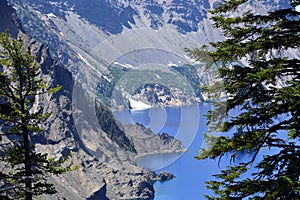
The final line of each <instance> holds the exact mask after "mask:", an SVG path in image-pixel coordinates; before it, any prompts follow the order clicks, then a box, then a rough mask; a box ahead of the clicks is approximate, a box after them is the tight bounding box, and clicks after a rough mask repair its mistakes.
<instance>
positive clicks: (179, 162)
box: [114, 103, 220, 200]
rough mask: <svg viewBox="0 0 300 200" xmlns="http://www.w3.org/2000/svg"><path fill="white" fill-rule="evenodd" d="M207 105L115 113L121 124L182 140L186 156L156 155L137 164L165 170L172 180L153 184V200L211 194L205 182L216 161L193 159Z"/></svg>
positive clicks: (191, 199)
mask: <svg viewBox="0 0 300 200" xmlns="http://www.w3.org/2000/svg"><path fill="white" fill-rule="evenodd" d="M210 109H211V105H210V104H208V103H203V104H199V105H192V106H185V107H168V108H153V109H150V110H138V111H122V112H115V113H114V114H115V117H116V118H117V119H119V120H120V121H121V122H122V123H124V124H130V123H141V124H143V125H145V126H146V127H149V128H150V129H152V130H153V131H154V132H155V133H163V132H167V133H169V134H170V135H173V136H175V137H176V138H178V139H180V140H181V141H183V143H184V146H185V147H186V148H187V149H188V151H187V152H186V153H183V154H181V156H180V155H178V154H158V155H150V156H146V157H143V158H142V159H141V160H139V161H138V164H139V165H141V166H143V167H146V168H149V169H151V170H155V171H157V172H160V171H168V172H171V173H173V174H174V175H175V176H176V178H175V179H173V180H170V181H167V182H163V183H160V182H157V183H155V186H154V187H155V200H182V199H188V200H197V199H204V197H203V195H204V194H212V192H211V191H210V190H207V189H206V187H205V181H208V180H211V179H212V175H213V174H216V173H218V171H219V170H220V169H219V167H218V161H214V160H201V161H199V160H196V159H195V158H194V156H196V155H197V154H198V152H199V149H200V148H201V147H202V145H203V136H204V132H205V131H206V130H207V125H206V118H205V117H204V116H203V114H206V113H207V111H208V110H210Z"/></svg>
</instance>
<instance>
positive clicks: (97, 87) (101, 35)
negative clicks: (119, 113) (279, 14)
mask: <svg viewBox="0 0 300 200" xmlns="http://www.w3.org/2000/svg"><path fill="white" fill-rule="evenodd" d="M9 1H10V2H11V3H12V4H13V5H14V7H15V8H16V10H17V13H18V16H19V18H20V19H21V21H22V22H23V24H24V29H25V30H26V31H27V32H28V33H30V35H31V36H34V37H36V38H39V40H41V41H43V42H45V43H46V44H47V45H48V46H49V49H50V53H51V55H52V56H53V57H55V58H57V60H58V61H59V62H61V63H62V64H64V65H66V66H67V67H68V69H69V70H70V71H71V72H72V74H73V75H76V79H75V81H79V82H80V84H83V83H84V84H86V85H88V87H89V88H91V89H92V90H94V93H98V96H100V97H101V98H102V100H103V101H104V102H106V103H107V105H109V106H112V107H115V108H117V109H124V108H128V107H127V104H128V99H129V98H132V96H133V95H135V100H139V101H144V103H147V104H152V105H156V106H158V105H163V106H165V105H184V104H190V103H195V102H198V101H201V100H202V101H203V100H207V96H206V94H202V92H201V91H198V89H196V90H195V86H196V85H195V83H193V84H191V83H190V82H189V79H191V78H195V77H186V76H185V75H184V74H180V73H179V74H175V76H176V77H177V80H179V81H177V83H178V84H177V85H168V84H166V83H165V82H163V81H162V79H165V77H161V76H160V75H161V74H162V73H164V74H165V75H166V76H167V77H169V78H170V77H172V76H173V77H174V69H171V68H170V66H179V67H180V66H183V65H184V64H190V63H191V60H190V59H189V58H188V57H187V55H186V53H185V52H184V48H193V47H199V46H201V45H202V44H204V43H207V42H209V41H216V40H220V39H222V38H221V37H220V33H219V32H218V31H217V30H215V29H213V28H212V26H211V21H210V20H209V19H208V18H209V14H208V10H209V9H213V8H214V7H216V6H217V5H218V4H219V3H220V2H221V1H220V0H147V1H138V0H130V1H128V0H103V1H97V0H81V1H77V0H64V1H62V0H51V1H43V0H9ZM288 3H289V0H267V1H258V0H255V1H250V3H249V4H248V5H247V8H248V9H249V10H253V11H254V12H261V13H266V12H267V11H268V10H271V9H274V8H279V7H284V6H286V5H288ZM145 70H148V71H149V70H150V71H151V75H150V76H147V78H146V79H145V76H142V77H143V78H139V77H140V76H139V75H138V76H136V73H139V74H140V75H141V74H145V73H146V72H145ZM133 71H135V72H133ZM175 71H176V70H175ZM197 72H198V75H199V77H200V78H198V81H196V82H199V85H197V86H196V87H198V88H199V86H203V85H202V82H205V83H207V84H211V82H212V80H213V79H214V74H213V72H209V73H208V72H204V70H202V66H201V65H200V66H198V69H197ZM203 73H205V75H203ZM120 75H125V76H123V77H120ZM131 75H134V76H135V77H134V79H131V78H132V76H131ZM153 77H154V78H153ZM155 77H156V78H155ZM200 79H201V80H200ZM126 80H127V81H126ZM82 82H83V83H82ZM133 82H136V83H138V85H137V84H135V85H133V84H132V83H133ZM181 83H183V84H181ZM147 84H159V85H161V86H163V87H166V88H168V90H170V91H171V94H166V96H162V97H161V98H162V99H169V98H170V95H171V96H173V100H172V101H165V100H162V101H163V103H162V102H161V101H159V100H156V101H153V100H150V101H147V99H149V98H150V99H151V96H153V95H154V92H152V93H151V94H149V93H143V94H142V93H139V94H136V93H135V91H136V90H137V89H138V88H142V87H145V86H146V85H147ZM132 87H134V88H133V89H132V90H128V89H127V88H132ZM182 88H184V89H182ZM191 88H192V89H191ZM186 91H188V93H189V94H188V95H187V93H186ZM114 92H115V93H114ZM141 92H142V90H141ZM186 96H188V99H189V101H187V100H186V99H187V98H185V97H186ZM152 99H153V98H152Z"/></svg>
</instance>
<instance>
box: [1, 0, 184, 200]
mask: <svg viewBox="0 0 300 200" xmlns="http://www.w3.org/2000/svg"><path fill="white" fill-rule="evenodd" d="M0 5H1V11H2V12H1V14H2V15H3V16H6V19H5V20H2V18H1V21H0V22H1V23H0V30H6V29H9V30H11V31H12V36H13V37H17V36H21V37H22V38H24V40H25V43H26V45H28V46H30V47H31V50H32V53H33V54H34V55H36V57H37V61H38V63H39V64H40V65H41V70H42V75H41V76H42V78H43V79H44V80H45V81H46V82H47V84H48V85H57V84H59V85H61V86H62V89H61V90H60V91H59V92H58V93H56V94H54V95H49V94H46V95H44V96H42V97H39V98H37V99H36V102H35V105H34V106H33V107H32V109H34V110H42V111H43V112H51V113H52V115H51V116H50V117H49V119H47V121H45V122H44V123H43V124H42V126H43V128H44V130H45V131H43V133H42V134H38V135H32V136H31V140H32V141H33V142H34V143H35V145H36V148H37V151H41V152H44V153H45V152H46V153H48V155H49V156H51V157H54V158H61V157H62V156H66V155H67V154H69V153H71V154H72V157H71V159H70V161H69V162H72V163H73V164H74V165H78V166H79V169H78V170H76V171H72V172H67V173H66V174H64V175H62V176H59V177H58V176H53V177H49V179H51V181H52V182H54V184H55V185H56V188H57V190H58V193H57V195H54V196H44V197H43V198H45V199H57V198H62V197H66V198H67V199H107V198H108V199H132V198H136V199H152V198H153V196H154V189H153V182H154V181H155V180H157V179H159V176H157V175H156V174H154V173H153V172H151V171H149V170H146V169H143V168H141V167H138V166H137V165H136V164H135V162H134V158H135V157H136V156H137V155H139V154H143V153H149V152H151V151H153V152H157V149H152V150H151V148H150V149H147V151H145V150H143V149H140V148H139V149H137V151H130V149H127V148H125V147H124V146H121V145H120V144H122V143H118V142H117V141H120V140H122V139H123V140H124V138H128V137H129V136H126V135H124V134H128V133H125V132H124V130H125V128H123V127H122V126H121V125H119V126H118V127H119V129H120V130H123V131H120V133H119V134H116V135H115V136H114V137H111V136H110V134H114V132H110V133H109V132H108V131H104V130H105V129H104V128H103V127H102V126H101V124H100V123H99V121H101V120H102V119H101V118H99V119H97V116H96V115H95V116H93V115H91V113H87V111H88V110H89V109H91V110H93V109H94V108H95V107H94V106H92V107H89V106H88V105H87V104H86V102H89V101H90V99H89V98H88V97H87V96H84V95H85V93H84V92H83V91H84V90H85V89H84V85H78V84H77V85H76V82H75V81H74V74H72V72H70V71H69V70H68V69H67V68H65V67H64V66H63V65H62V64H61V63H60V62H58V61H56V60H55V59H53V58H52V57H51V55H50V53H49V48H48V47H47V46H45V45H43V43H40V42H38V41H37V40H36V39H34V38H32V37H29V36H28V35H27V34H25V33H24V32H23V28H21V27H22V24H20V21H19V20H18V18H17V15H16V13H15V12H14V10H13V9H12V7H10V6H8V5H7V3H6V1H5V0H0ZM82 94H83V96H82ZM76 95H81V96H80V98H77V99H76V98H74V97H76ZM76 100H77V101H76ZM79 100H80V101H79ZM74 101H76V102H74ZM81 103H84V105H83V104H81ZM93 105H94V104H93ZM110 115H111V113H107V114H106V115H105V116H103V117H106V118H108V117H111V116H110ZM98 120H99V121H98ZM112 120H113V119H111V121H112ZM110 123H112V122H110ZM0 128H1V125H0ZM0 130H1V129H0ZM1 131H2V130H1ZM135 134H137V135H143V134H148V133H146V132H143V131H141V132H138V131H136V132H135ZM152 134H153V133H152ZM132 137H133V136H132V135H130V138H132ZM131 140H133V139H131ZM160 141H164V138H160V137H157V138H156V139H155V140H153V141H152V142H153V143H159V142H160ZM170 141H171V142H172V141H173V143H174V144H176V145H173V146H172V145H171V146H170V145H169V148H168V151H180V148H182V146H180V145H179V146H178V144H180V142H178V141H177V140H175V139H174V138H171V140H170ZM140 142H141V141H140V140H138V139H137V140H134V141H133V143H131V145H132V148H134V146H141V145H140ZM124 144H125V143H124ZM181 150H183V149H181ZM162 152H164V150H162Z"/></svg>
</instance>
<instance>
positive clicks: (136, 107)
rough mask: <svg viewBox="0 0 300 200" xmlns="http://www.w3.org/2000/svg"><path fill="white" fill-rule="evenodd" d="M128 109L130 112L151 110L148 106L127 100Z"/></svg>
mask: <svg viewBox="0 0 300 200" xmlns="http://www.w3.org/2000/svg"><path fill="white" fill-rule="evenodd" d="M129 107H130V108H131V109H132V110H145V109H149V108H151V106H150V105H148V104H145V103H143V102H140V101H136V100H133V99H131V98H129Z"/></svg>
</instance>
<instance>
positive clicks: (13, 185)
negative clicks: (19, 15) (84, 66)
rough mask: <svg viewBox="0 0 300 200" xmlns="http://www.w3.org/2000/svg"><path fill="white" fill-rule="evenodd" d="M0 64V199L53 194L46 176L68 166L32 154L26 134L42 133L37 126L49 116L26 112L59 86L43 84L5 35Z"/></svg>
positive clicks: (26, 53) (25, 54)
mask: <svg viewBox="0 0 300 200" xmlns="http://www.w3.org/2000/svg"><path fill="white" fill-rule="evenodd" d="M0 64H1V65H0V67H1V68H0V69H1V70H0V128H1V130H2V133H1V135H0V159H1V160H0V168H1V170H0V171H1V172H0V198H1V199H26V200H31V199H32V198H33V196H37V195H41V194H54V193H55V192H56V191H55V188H54V186H53V184H51V183H48V182H47V174H48V173H53V174H61V173H63V172H65V171H67V170H70V169H71V166H66V167H62V164H63V163H64V161H65V160H66V159H61V160H54V159H52V158H48V157H47V154H42V153H38V152H36V150H35V146H34V145H33V144H32V142H31V141H30V135H32V134H38V133H40V132H41V131H42V129H41V128H40V125H41V123H42V122H43V121H44V120H45V119H47V118H48V117H49V116H50V114H49V113H48V114H43V113H42V112H41V111H40V112H36V113H34V112H32V111H30V109H31V108H32V105H33V104H34V101H35V97H36V96H37V95H43V94H45V93H54V92H56V91H58V90H59V89H60V87H55V88H51V87H48V86H47V85H46V83H45V81H43V80H42V79H41V78H40V72H41V70H40V66H39V65H38V64H37V63H36V61H35V59H34V57H33V56H32V55H31V52H30V49H29V48H27V49H25V47H24V42H23V40H22V39H21V38H19V39H12V38H11V37H10V35H9V34H8V33H2V34H1V36H0Z"/></svg>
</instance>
